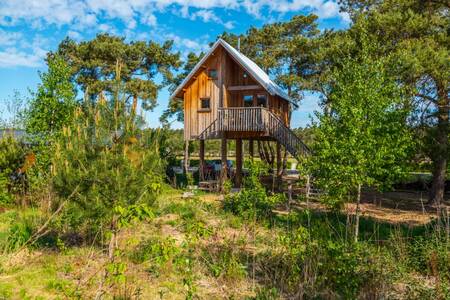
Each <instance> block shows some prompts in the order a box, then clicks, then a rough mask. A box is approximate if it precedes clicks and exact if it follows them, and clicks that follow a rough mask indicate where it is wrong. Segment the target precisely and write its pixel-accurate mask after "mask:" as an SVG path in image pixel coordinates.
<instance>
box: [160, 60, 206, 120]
mask: <svg viewBox="0 0 450 300" xmlns="http://www.w3.org/2000/svg"><path fill="white" fill-rule="evenodd" d="M203 56H204V53H203V52H201V53H200V54H198V55H197V54H195V53H193V52H190V53H189V54H188V55H187V60H186V61H185V62H184V64H183V71H182V72H180V73H179V74H178V75H177V76H175V77H174V78H173V79H172V80H171V83H170V88H169V91H170V92H174V91H175V89H176V88H177V86H178V85H180V84H181V82H182V81H183V80H184V79H185V78H186V77H187V76H188V75H189V73H190V72H191V70H192V69H193V68H194V67H195V65H196V64H197V63H198V62H199V61H200V59H201V58H202V57H203ZM172 117H175V119H176V120H177V121H179V122H183V120H184V112H183V101H182V100H180V99H176V98H171V99H169V104H168V107H167V109H166V110H165V111H164V112H163V113H162V115H161V117H160V118H159V119H160V121H161V122H162V123H163V124H169V120H170V118H172Z"/></svg>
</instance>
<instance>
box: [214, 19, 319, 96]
mask: <svg viewBox="0 0 450 300" xmlns="http://www.w3.org/2000/svg"><path fill="white" fill-rule="evenodd" d="M318 34H319V30H318V28H317V16H316V15H314V14H309V15H297V16H294V17H292V18H291V19H290V20H288V21H286V22H274V23H270V24H265V25H264V26H262V27H261V28H256V27H251V28H250V29H248V30H247V32H246V33H245V34H241V35H239V36H237V35H234V34H231V33H224V34H222V35H221V37H222V38H223V39H225V40H226V41H227V42H229V43H230V44H231V45H232V46H234V47H237V41H238V38H240V40H241V52H242V53H243V54H245V55H246V56H248V57H249V58H251V59H252V60H254V61H255V63H256V64H257V65H258V66H260V67H261V68H262V69H263V70H265V71H266V72H267V73H269V74H270V75H273V76H274V77H275V81H276V82H278V83H279V84H281V85H282V86H283V87H284V88H286V90H287V92H288V94H289V95H290V96H291V97H292V98H293V99H296V100H300V99H301V98H302V93H303V91H304V90H305V89H310V88H311V82H312V81H313V79H314V78H315V77H316V76H317V75H318V74H317V68H316V67H315V62H316V60H315V51H316V50H317V45H316V42H315V39H314V37H317V36H318Z"/></svg>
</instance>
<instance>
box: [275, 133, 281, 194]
mask: <svg viewBox="0 0 450 300" xmlns="http://www.w3.org/2000/svg"><path fill="white" fill-rule="evenodd" d="M276 152H277V189H278V190H280V189H281V178H282V176H283V160H282V158H281V144H280V143H279V142H277V145H276Z"/></svg>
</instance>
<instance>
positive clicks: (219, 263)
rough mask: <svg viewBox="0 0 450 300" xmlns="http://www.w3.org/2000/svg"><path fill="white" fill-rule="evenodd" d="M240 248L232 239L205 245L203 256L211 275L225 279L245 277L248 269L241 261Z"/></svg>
mask: <svg viewBox="0 0 450 300" xmlns="http://www.w3.org/2000/svg"><path fill="white" fill-rule="evenodd" d="M238 249H239V248H238V247H237V245H236V244H235V243H232V242H230V241H225V242H224V243H223V244H212V245H210V246H208V247H205V248H204V249H203V255H202V257H203V258H204V261H205V262H206V265H207V267H208V270H209V271H210V273H211V275H213V276H214V277H216V278H222V279H224V280H239V279H242V278H244V277H245V276H246V275H247V269H246V266H245V265H244V264H242V263H241V257H240V253H239V252H238Z"/></svg>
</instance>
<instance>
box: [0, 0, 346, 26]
mask: <svg viewBox="0 0 450 300" xmlns="http://www.w3.org/2000/svg"><path fill="white" fill-rule="evenodd" d="M168 8H172V10H171V11H172V13H173V14H176V15H179V16H182V17H185V18H191V19H200V20H202V21H203V22H216V23H219V24H222V25H224V26H225V27H226V28H228V29H230V28H232V26H233V22H232V21H230V20H222V19H221V18H218V17H217V16H216V14H215V12H214V11H213V10H214V9H225V10H236V11H238V10H241V9H243V10H245V11H246V12H247V13H249V14H251V15H254V16H257V17H262V12H263V10H264V9H267V10H269V12H271V13H281V14H284V13H287V12H298V11H300V10H304V9H307V10H311V11H312V12H314V13H316V14H318V15H319V16H320V17H323V18H331V17H341V18H342V19H343V20H346V19H347V16H345V15H344V14H341V13H339V7H338V4H337V3H336V0H277V1H275V0H196V1H192V0H42V1H37V0H14V1H12V0H0V25H3V26H8V25H15V24H18V23H19V22H21V21H24V22H27V23H28V24H32V26H33V27H35V28H41V27H43V26H44V25H45V24H52V25H57V26H62V25H72V26H78V27H79V28H77V29H78V30H79V29H80V28H83V27H90V28H93V27H95V26H97V23H98V18H106V19H111V20H112V19H120V20H122V21H123V22H124V23H125V24H128V26H129V28H133V26H134V24H135V23H134V22H137V21H138V20H140V21H141V22H142V23H143V24H147V25H150V26H155V25H156V17H155V15H154V13H155V12H166V11H167V9H168ZM189 9H194V10H196V11H195V12H194V13H193V14H191V15H189ZM264 17H270V16H267V15H265V16H264Z"/></svg>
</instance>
